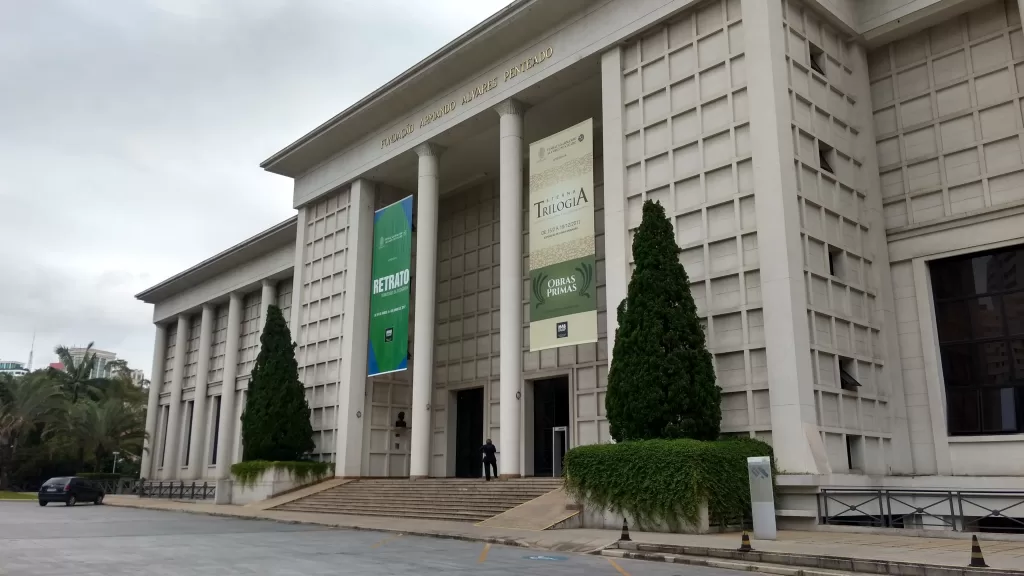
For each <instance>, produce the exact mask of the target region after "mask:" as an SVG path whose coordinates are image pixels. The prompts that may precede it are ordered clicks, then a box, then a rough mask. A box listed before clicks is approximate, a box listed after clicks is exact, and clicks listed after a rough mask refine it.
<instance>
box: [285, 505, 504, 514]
mask: <svg viewBox="0 0 1024 576" xmlns="http://www.w3.org/2000/svg"><path fill="white" fill-rule="evenodd" d="M281 509H282V510H291V511H293V512H295V511H298V510H299V509H302V510H304V511H308V510H317V511H325V512H334V511H338V512H339V513H342V514H356V515H363V514H366V513H368V512H374V511H385V512H390V511H395V510H403V511H406V512H410V513H416V514H421V513H422V514H446V515H449V516H462V515H466V516H483V517H485V518H490V517H491V516H496V515H498V514H501V513H502V512H504V510H505V509H504V508H501V507H498V508H477V507H472V506H454V505H453V506H429V505H426V504H395V505H394V506H388V507H387V508H384V507H381V506H351V505H348V506H346V505H343V506H319V505H317V504H316V503H313V502H309V503H303V504H287V505H285V506H282V507H281Z"/></svg>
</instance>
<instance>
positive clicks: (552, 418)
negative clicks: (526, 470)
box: [533, 376, 569, 476]
mask: <svg viewBox="0 0 1024 576" xmlns="http://www.w3.org/2000/svg"><path fill="white" fill-rule="evenodd" d="M562 426H564V427H565V429H566V432H565V440H566V444H568V441H569V433H568V429H569V377H568V376H558V377H556V378H548V379H546V380H536V381H534V383H533V475H534V476H551V471H552V470H553V467H554V466H553V465H554V461H555V458H556V457H558V458H561V457H562V456H564V454H557V455H556V454H555V453H554V452H553V451H552V445H551V444H552V436H553V435H554V429H555V428H558V427H562ZM559 468H561V467H560V466H559Z"/></svg>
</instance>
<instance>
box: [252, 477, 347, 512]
mask: <svg viewBox="0 0 1024 576" xmlns="http://www.w3.org/2000/svg"><path fill="white" fill-rule="evenodd" d="M349 482H351V480H348V479H345V478H328V479H327V480H324V481H323V482H317V483H316V484H311V485H309V486H303V487H302V488H299V489H297V490H292V491H290V492H285V493H284V494H279V495H277V496H274V497H273V498H268V499H266V500H261V501H259V502H251V503H249V504H246V505H245V507H246V508H253V509H256V510H269V509H271V508H273V507H275V506H281V505H283V504H287V503H289V502H294V501H295V500H298V499H300V498H305V497H307V496H312V495H314V494H319V493H320V492H323V491H324V490H330V489H331V488H336V487H338V486H341V485H342V484H347V483H349Z"/></svg>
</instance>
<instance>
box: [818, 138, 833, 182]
mask: <svg viewBox="0 0 1024 576" xmlns="http://www.w3.org/2000/svg"><path fill="white" fill-rule="evenodd" d="M835 154H836V151H835V149H834V148H832V147H831V146H829V145H828V144H825V143H824V142H822V141H821V140H818V167H819V168H821V169H822V170H824V171H825V172H828V173H829V174H835V173H836V172H835V170H833V169H832V165H833V164H834V163H835Z"/></svg>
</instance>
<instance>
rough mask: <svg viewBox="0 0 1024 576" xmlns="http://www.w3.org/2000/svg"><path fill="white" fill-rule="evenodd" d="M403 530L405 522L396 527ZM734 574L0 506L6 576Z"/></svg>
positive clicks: (391, 538)
mask: <svg viewBox="0 0 1024 576" xmlns="http://www.w3.org/2000/svg"><path fill="white" fill-rule="evenodd" d="M396 522H398V523H400V522H401V520H396ZM440 573H448V574H451V573H465V574H473V575H474V576H476V575H486V574H494V575H498V574H501V575H509V574H524V575H525V574H530V575H536V574H552V575H565V576H568V575H583V574H585V575H587V576H641V575H644V576H646V575H650V576H669V575H673V574H681V575H682V574H685V575H687V576H736V575H737V573H735V572H732V571H729V570H721V569H715V568H701V567H691V566H682V565H665V564H657V563H651V562H642V561H631V560H623V559H619V560H615V561H614V562H611V561H609V559H608V558H604V557H600V556H587V555H576V554H566V553H553V552H544V551H534V550H529V549H526V548H515V547H506V546H498V545H494V546H491V545H484V544H481V543H474V542H464V541H459V540H445V539H438V538H424V537H415V536H398V535H394V534H385V533H379V532H364V531H353V530H338V529H331V528H324V527H317V526H306V525H297V524H283V523H278V522H271V521H265V520H242V519H233V518H220V517H214V516H203V515H199V514H186V513H181V512H163V511H154V510H139V509H132V508H115V507H112V506H92V505H80V506H76V507H74V508H66V507H64V506H54V505H50V506H47V507H45V508H41V507H39V506H37V505H36V504H35V503H32V502H28V503H26V502H0V575H2V576H51V575H53V576H56V575H64V574H67V575H72V574H73V575H75V576H100V575H102V576H121V575H125V576H139V575H140V574H144V575H145V576H164V575H167V576H170V575H199V574H202V575H216V576H234V575H240V574H247V575H248V574H275V575H289V576H290V575H296V576H298V575H302V576H315V575H325V576H326V575H331V576H338V575H352V576H375V575H382V576H383V575H388V576H391V575H394V574H399V575H420V574H440Z"/></svg>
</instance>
